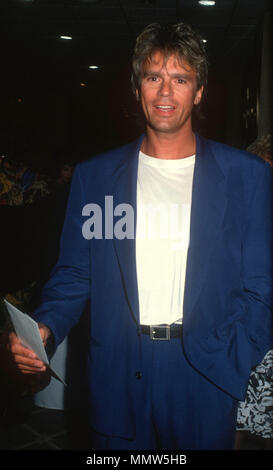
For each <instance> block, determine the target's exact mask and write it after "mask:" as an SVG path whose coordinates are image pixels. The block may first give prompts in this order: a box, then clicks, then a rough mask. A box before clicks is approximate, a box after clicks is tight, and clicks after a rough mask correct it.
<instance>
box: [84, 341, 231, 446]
mask: <svg viewBox="0 0 273 470" xmlns="http://www.w3.org/2000/svg"><path fill="white" fill-rule="evenodd" d="M142 352H143V368H142V370H141V371H139V372H140V374H139V375H138V379H136V385H135V410H136V437H135V439H134V440H129V439H120V438H117V437H113V436H102V435H100V434H98V433H95V432H94V434H93V448H94V449H97V450H227V449H233V448H234V438H235V429H236V416H237V401H236V400H234V399H233V398H232V397H231V396H229V395H228V394H226V393H225V392H223V391H222V390H220V389H219V388H217V387H216V386H215V385H213V384H212V383H210V382H209V381H208V380H207V379H206V378H205V377H203V376H202V375H201V374H200V373H199V372H197V371H196V370H195V369H194V368H193V367H192V366H191V365H190V364H189V363H188V361H187V359H186V357H185V355H184V352H183V345H182V343H181V340H180V339H179V338H178V339H171V340H168V341H160V340H157V341H155V340H151V339H150V338H149V336H146V335H143V337H142Z"/></svg>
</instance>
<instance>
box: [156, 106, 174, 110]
mask: <svg viewBox="0 0 273 470" xmlns="http://www.w3.org/2000/svg"><path fill="white" fill-rule="evenodd" d="M157 108H160V109H174V107H173V106H157Z"/></svg>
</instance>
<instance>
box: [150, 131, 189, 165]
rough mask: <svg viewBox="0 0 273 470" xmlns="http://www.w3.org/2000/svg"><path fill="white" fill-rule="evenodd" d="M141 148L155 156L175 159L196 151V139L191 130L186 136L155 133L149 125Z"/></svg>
mask: <svg viewBox="0 0 273 470" xmlns="http://www.w3.org/2000/svg"><path fill="white" fill-rule="evenodd" d="M141 150H142V152H143V153H146V154H147V155H149V156H151V157H155V158H161V159H165V160H175V159H178V158H186V157H190V156H191V155H194V154H195V153H196V139H195V135H194V133H193V132H192V131H191V132H190V133H188V134H187V135H186V136H185V135H183V134H181V131H180V132H179V134H178V135H176V136H175V135H174V134H168V133H155V132H154V131H153V130H152V129H150V128H149V127H147V129H146V135H145V137H144V139H143V142H142V146H141Z"/></svg>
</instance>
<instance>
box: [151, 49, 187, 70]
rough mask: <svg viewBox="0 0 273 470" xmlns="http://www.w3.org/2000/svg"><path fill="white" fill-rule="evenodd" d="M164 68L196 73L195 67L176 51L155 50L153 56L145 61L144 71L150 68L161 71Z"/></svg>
mask: <svg viewBox="0 0 273 470" xmlns="http://www.w3.org/2000/svg"><path fill="white" fill-rule="evenodd" d="M164 68H166V69H172V70H174V71H177V72H179V71H180V72H183V73H185V72H187V73H190V74H193V75H195V74H196V70H195V68H193V67H192V66H191V65H190V64H189V63H188V62H187V60H186V59H185V58H184V57H183V56H180V55H179V54H175V53H164V52H162V51H155V52H153V53H152V54H151V56H150V57H148V58H147V59H146V60H145V61H144V62H143V64H142V73H145V72H147V71H149V70H151V71H160V70H162V69H164Z"/></svg>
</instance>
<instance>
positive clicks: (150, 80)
mask: <svg viewBox="0 0 273 470" xmlns="http://www.w3.org/2000/svg"><path fill="white" fill-rule="evenodd" d="M158 79H159V78H158V76H157V75H150V76H149V77H147V80H148V81H149V82H157V81H158Z"/></svg>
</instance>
